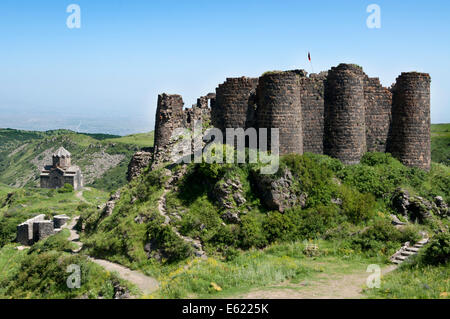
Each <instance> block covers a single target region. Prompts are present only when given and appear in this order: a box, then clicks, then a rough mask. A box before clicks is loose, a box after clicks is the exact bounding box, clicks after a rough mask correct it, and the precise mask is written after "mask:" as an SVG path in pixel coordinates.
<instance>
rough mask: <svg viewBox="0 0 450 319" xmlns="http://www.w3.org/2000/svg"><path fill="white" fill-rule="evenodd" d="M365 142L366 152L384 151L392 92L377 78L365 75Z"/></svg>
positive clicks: (389, 121) (389, 124)
mask: <svg viewBox="0 0 450 319" xmlns="http://www.w3.org/2000/svg"><path fill="white" fill-rule="evenodd" d="M364 99H365V108H366V109H365V116H366V144H367V151H368V152H386V146H387V140H388V136H389V130H390V126H391V120H392V116H391V112H392V93H391V91H390V90H389V89H387V88H385V87H383V86H382V85H381V84H380V80H379V79H378V78H369V77H367V76H366V77H365V83H364Z"/></svg>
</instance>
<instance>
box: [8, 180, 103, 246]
mask: <svg viewBox="0 0 450 319" xmlns="http://www.w3.org/2000/svg"><path fill="white" fill-rule="evenodd" d="M2 189H3V188H2V187H1V186H0V247H1V246H3V245H5V244H7V243H9V242H11V241H13V240H14V239H15V236H16V226H17V225H19V224H20V223H22V222H24V221H26V220H27V219H29V218H31V217H33V216H36V215H39V214H45V215H46V216H47V218H52V217H53V216H55V215H59V214H66V215H68V216H71V217H73V216H76V215H80V214H81V213H82V212H83V211H85V210H86V209H88V208H89V207H90V208H95V207H96V206H97V205H100V204H102V203H105V202H106V200H107V198H108V193H106V192H104V191H101V190H96V189H91V190H84V192H83V196H84V197H85V199H86V200H87V201H88V202H90V204H86V203H84V202H83V201H82V200H81V199H79V198H78V197H77V196H76V195H75V193H74V192H73V193H59V192H57V191H56V190H49V189H40V188H23V189H10V188H7V187H6V188H4V190H6V192H3V191H2ZM9 192H11V193H12V194H13V196H12V198H11V200H10V201H9V202H8V203H6V202H5V198H6V195H5V194H6V193H9ZM2 193H3V195H2Z"/></svg>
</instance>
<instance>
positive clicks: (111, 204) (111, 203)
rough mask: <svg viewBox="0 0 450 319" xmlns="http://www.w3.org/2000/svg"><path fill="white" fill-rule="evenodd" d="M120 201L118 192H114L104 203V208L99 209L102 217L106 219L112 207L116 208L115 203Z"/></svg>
mask: <svg viewBox="0 0 450 319" xmlns="http://www.w3.org/2000/svg"><path fill="white" fill-rule="evenodd" d="M119 199H120V191H117V192H115V193H114V194H113V195H111V197H110V198H109V201H107V202H106V204H105V206H103V207H101V209H102V210H103V212H102V215H103V217H108V216H110V215H111V214H112V212H113V210H114V207H116V202H117V201H118V200H119Z"/></svg>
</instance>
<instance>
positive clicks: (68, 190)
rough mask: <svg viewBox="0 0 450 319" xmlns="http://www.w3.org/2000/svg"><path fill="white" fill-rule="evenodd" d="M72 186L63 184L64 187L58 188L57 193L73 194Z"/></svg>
mask: <svg viewBox="0 0 450 319" xmlns="http://www.w3.org/2000/svg"><path fill="white" fill-rule="evenodd" d="M73 190H74V189H73V186H72V185H70V184H67V183H66V184H64V186H63V187H61V188H58V193H61V194H62V193H72V192H73Z"/></svg>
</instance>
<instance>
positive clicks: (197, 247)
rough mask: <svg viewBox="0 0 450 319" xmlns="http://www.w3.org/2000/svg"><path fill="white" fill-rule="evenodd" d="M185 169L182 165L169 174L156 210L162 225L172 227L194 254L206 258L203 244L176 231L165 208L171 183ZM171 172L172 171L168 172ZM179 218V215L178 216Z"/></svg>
mask: <svg viewBox="0 0 450 319" xmlns="http://www.w3.org/2000/svg"><path fill="white" fill-rule="evenodd" d="M185 171H186V167H184V169H183V170H181V171H179V172H178V173H177V174H176V175H170V177H169V179H168V181H167V182H166V184H165V185H164V191H163V193H162V195H161V197H160V198H159V199H158V211H159V213H160V215H161V216H162V217H164V225H167V226H169V227H171V228H172V230H173V232H174V233H175V234H176V235H177V236H178V237H180V238H181V239H182V240H184V241H185V242H186V243H187V244H188V245H191V247H192V248H194V254H195V256H197V257H201V258H206V257H207V256H206V253H205V251H204V250H203V245H202V243H201V241H200V240H198V239H194V238H190V237H187V236H183V235H181V233H180V232H179V231H178V229H177V228H176V227H174V226H171V225H170V220H171V219H170V216H169V215H168V214H167V210H166V196H167V194H168V193H169V192H170V191H171V190H172V189H173V187H174V185H173V183H174V182H176V181H177V180H179V179H180V178H181V176H183V174H184V173H185ZM170 174H172V173H170ZM178 217H179V218H180V219H181V217H180V216H178Z"/></svg>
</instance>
